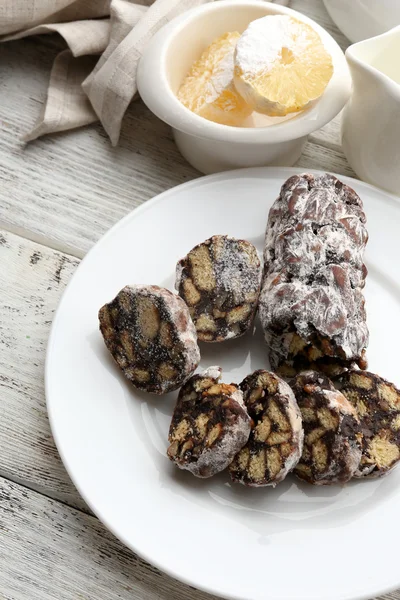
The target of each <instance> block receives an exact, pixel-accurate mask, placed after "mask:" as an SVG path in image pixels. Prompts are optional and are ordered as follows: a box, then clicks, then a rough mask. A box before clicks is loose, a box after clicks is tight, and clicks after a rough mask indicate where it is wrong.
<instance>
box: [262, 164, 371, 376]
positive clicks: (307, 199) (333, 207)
mask: <svg viewBox="0 0 400 600" xmlns="http://www.w3.org/2000/svg"><path fill="white" fill-rule="evenodd" d="M365 221H366V218H365V214H364V211H363V205H362V202H361V199H360V198H359V196H358V195H357V194H356V192H355V191H354V190H353V189H351V188H350V187H349V186H347V185H345V184H343V183H342V182H341V181H339V180H338V179H337V178H336V177H334V176H333V175H329V174H328V173H326V174H323V175H315V176H314V175H311V174H307V173H305V174H303V175H293V176H292V177H290V178H289V179H288V180H287V181H286V182H285V183H284V185H283V186H282V189H281V192H280V195H279V197H278V199H277V200H276V201H275V203H274V204H273V206H272V208H271V210H270V213H269V218H268V225H267V231H266V237H265V249H264V265H265V266H264V278H263V284H262V291H261V295H260V306H259V313H260V319H261V323H262V326H263V329H264V333H265V338H266V341H267V343H268V346H269V349H270V361H271V365H272V368H273V369H274V370H278V371H279V372H280V373H281V374H282V375H284V376H288V377H291V376H293V375H295V374H296V373H297V372H299V371H301V370H304V369H310V368H312V369H316V370H324V371H326V372H327V373H330V374H332V375H333V374H335V373H339V372H341V371H343V370H344V369H346V368H350V367H351V366H352V365H353V363H355V364H357V365H358V366H359V367H360V368H361V369H365V368H366V366H367V363H366V358H365V352H366V347H367V345H368V328H367V324H366V312H365V306H364V304H365V302H364V296H363V287H364V284H365V277H366V274H367V269H366V267H365V265H364V262H363V257H364V250H365V246H366V243H367V240H368V233H367V230H366V227H365Z"/></svg>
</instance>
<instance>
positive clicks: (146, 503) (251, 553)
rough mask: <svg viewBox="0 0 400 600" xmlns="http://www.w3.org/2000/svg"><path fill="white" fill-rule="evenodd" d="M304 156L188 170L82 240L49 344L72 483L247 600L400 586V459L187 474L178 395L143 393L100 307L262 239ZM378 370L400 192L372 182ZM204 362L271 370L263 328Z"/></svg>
mask: <svg viewBox="0 0 400 600" xmlns="http://www.w3.org/2000/svg"><path fill="white" fill-rule="evenodd" d="M295 172H301V171H299V170H298V169H297V170H296V169H277V168H274V169H272V168H271V169H267V168H265V169H248V170H242V171H236V172H230V173H223V174H219V175H214V176H210V177H204V178H202V179H198V180H195V181H193V182H190V183H187V184H185V185H182V186H179V187H177V188H175V189H172V190H170V191H168V192H166V193H164V194H161V195H160V196H158V197H157V198H154V199H153V200H151V201H150V202H147V203H146V204H145V205H143V206H142V207H141V208H139V209H137V210H135V211H134V212H132V213H131V214H130V215H128V216H127V217H126V218H125V219H123V220H122V221H121V222H120V223H118V224H117V225H116V226H115V227H113V228H112V229H111V230H110V231H109V232H108V233H107V234H106V235H105V236H104V237H103V238H102V239H101V240H100V241H99V242H98V243H97V244H96V246H95V247H94V248H93V249H92V250H91V251H90V252H89V254H88V255H87V257H86V258H85V259H84V260H83V261H82V264H81V265H80V267H79V268H78V270H77V271H76V273H75V275H74V277H73V278H72V280H71V282H70V284H69V286H68V288H67V290H66V291H65V294H64V296H63V298H62V301H61V303H60V306H59V308H58V311H57V314H56V317H55V320H54V324H53V328H52V332H51V337H50V341H49V345H48V355H47V364H46V395H47V404H48V411H49V416H50V422H51V427H52V431H53V434H54V438H55V441H56V443H57V447H58V449H59V451H60V454H61V457H62V459H63V461H64V464H65V466H66V468H67V470H68V472H69V474H70V476H71V478H72V480H73V481H74V483H75V485H76V487H77V488H78V490H79V492H80V493H81V494H82V496H83V498H84V499H85V500H86V502H87V503H88V505H89V506H90V507H91V508H92V510H93V511H94V512H95V513H96V515H97V516H98V517H99V518H100V519H101V520H102V521H103V523H105V525H106V526H107V527H108V528H109V529H110V530H111V531H112V532H113V533H114V534H115V535H116V536H118V537H119V538H120V539H121V540H122V541H123V542H124V543H125V544H126V545H127V546H129V547H130V548H132V550H134V551H135V552H137V553H138V554H140V555H141V556H142V557H144V558H145V559H147V560H148V561H149V562H151V563H153V564H154V565H156V566H157V567H159V568H160V569H162V570H163V571H166V572H167V573H169V574H170V575H172V576H174V577H176V578H178V579H181V580H182V581H185V582H187V583H189V584H191V585H193V586H196V587H198V588H201V589H203V590H206V591H208V592H211V593H214V594H217V595H220V596H223V597H226V598H235V599H240V600H244V599H246V600H266V599H270V600H354V599H356V598H357V599H359V598H372V597H374V596H376V595H378V594H380V593H383V592H386V591H389V590H392V589H394V588H396V587H400V570H399V559H398V544H399V536H400V520H399V506H400V469H399V470H398V471H397V472H394V473H393V474H391V475H390V476H389V477H387V478H386V479H385V478H384V479H381V480H378V481H361V482H356V483H351V484H349V485H347V486H345V487H340V486H332V487H322V488H319V487H313V486H311V485H307V484H302V483H300V482H299V481H298V480H296V479H295V478H292V477H289V478H288V479H287V480H285V481H284V482H283V483H282V484H280V485H279V486H278V487H277V488H276V489H275V490H274V489H271V488H264V489H246V488H244V487H242V486H240V485H235V486H231V484H230V483H229V477H228V476H227V474H221V475H220V476H217V477H215V478H213V479H210V480H198V479H195V478H194V477H193V476H192V475H191V474H190V473H188V472H182V471H179V470H178V469H177V468H175V467H174V466H173V465H172V464H171V463H170V462H169V460H168V459H167V458H166V455H165V450H166V448H167V431H168V426H169V421H170V417H171V413H172V408H173V404H174V400H175V397H176V395H175V394H170V395H168V396H165V397H154V396H148V395H146V394H144V393H139V392H137V391H135V390H134V389H133V388H132V387H131V386H130V384H129V383H128V382H127V381H125V380H124V378H123V376H122V375H121V374H120V372H119V371H118V369H117V368H116V366H115V365H114V363H113V361H112V360H111V359H110V357H109V355H108V353H107V351H106V348H105V346H104V343H103V340H102V338H101V335H100V333H99V331H98V322H97V311H98V309H99V307H100V306H101V305H102V304H103V303H105V302H106V301H109V300H111V299H112V298H113V297H114V296H115V294H116V293H117V292H118V291H119V289H120V288H121V287H123V286H124V285H125V284H127V283H155V284H160V285H164V286H167V287H169V288H170V289H173V282H174V279H173V275H174V268H175V263H176V261H177V260H178V259H179V258H181V257H182V256H183V255H184V254H185V253H186V252H187V251H188V250H190V249H191V248H192V247H193V246H194V245H195V244H197V243H198V242H201V241H203V240H204V239H206V238H208V237H209V236H211V235H213V234H218V233H221V234H225V233H226V234H229V235H232V236H236V237H242V238H245V239H247V240H249V241H251V242H253V243H254V244H255V245H256V246H257V247H258V249H259V250H260V251H261V249H262V244H263V233H264V228H265V223H266V219H267V214H268V210H269V208H270V206H271V204H272V202H273V201H274V200H275V198H276V196H277V194H278V192H279V188H280V186H281V184H282V183H283V182H284V181H285V179H286V178H287V177H289V176H290V175H291V174H293V173H295ZM341 179H343V180H344V181H346V182H348V183H350V185H352V186H354V188H355V189H356V190H357V192H358V193H359V194H360V195H361V196H362V198H363V200H364V203H365V210H366V212H367V216H368V228H369V232H370V242H369V245H368V251H367V264H368V268H369V277H368V283H367V286H366V297H367V309H368V322H369V327H370V331H371V342H370V348H369V353H368V354H369V360H370V368H371V370H373V371H375V372H377V373H380V374H381V375H382V376H384V377H386V378H388V379H389V380H391V381H394V382H395V383H397V385H399V384H400V374H399V350H398V343H399V340H400V319H399V306H400V284H399V280H400V278H399V275H400V269H399V258H398V239H399V237H398V236H399V229H398V227H399V225H398V224H399V222H400V201H399V200H397V199H396V198H395V197H393V196H390V195H388V194H385V193H384V192H381V191H378V190H376V189H374V188H372V187H370V186H368V185H366V184H364V183H361V182H359V181H355V180H349V179H348V178H345V177H342V178H341ZM201 351H202V361H201V366H202V367H204V366H209V365H212V364H220V365H221V366H222V367H223V369H224V380H225V381H227V382H230V381H234V382H239V381H240V380H241V379H242V378H243V377H244V376H245V375H247V374H248V373H249V372H251V371H252V370H254V369H258V368H261V367H268V363H267V354H266V349H265V346H264V344H263V342H262V336H261V334H260V332H259V331H257V332H256V334H255V335H253V336H251V335H248V336H246V337H243V338H240V339H239V340H237V341H231V342H225V343H224V344H223V345H213V344H211V345H204V344H203V345H202V347H201Z"/></svg>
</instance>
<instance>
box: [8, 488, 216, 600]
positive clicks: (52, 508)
mask: <svg viewBox="0 0 400 600" xmlns="http://www.w3.org/2000/svg"><path fill="white" fill-rule="evenodd" d="M0 536H1V544H0V569H1V576H0V598H1V599H2V600H3V599H7V600H11V599H12V600H117V599H118V600H189V599H190V600H213V598H214V596H210V595H209V594H205V593H202V592H199V591H196V590H194V588H191V587H189V586H187V585H184V584H182V583H178V582H177V581H175V580H174V579H172V578H171V577H168V576H167V575H164V574H162V573H160V571H158V570H157V569H155V568H154V567H152V566H151V565H149V564H148V563H146V562H144V561H142V560H141V559H139V558H138V557H137V556H136V555H135V554H134V553H133V552H131V551H130V550H128V549H127V548H126V547H125V546H123V545H122V544H121V543H120V542H119V541H118V540H117V539H116V538H115V537H114V536H113V535H112V534H111V533H109V532H108V531H107V530H106V529H105V527H104V526H103V525H102V524H101V523H100V522H99V521H98V520H97V519H96V518H95V517H93V516H91V515H87V514H85V513H82V512H80V511H77V510H74V509H72V508H70V507H68V506H65V505H62V504H60V503H59V502H56V501H54V500H51V499H49V498H46V497H44V496H42V495H41V494H38V493H36V492H34V491H31V490H28V489H26V488H24V487H23V486H20V485H18V484H15V483H13V482H11V481H8V480H6V479H4V478H0Z"/></svg>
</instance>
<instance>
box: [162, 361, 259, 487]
mask: <svg viewBox="0 0 400 600" xmlns="http://www.w3.org/2000/svg"><path fill="white" fill-rule="evenodd" d="M220 377H221V369H220V367H209V368H208V369H206V370H205V371H204V372H203V373H202V374H200V375H193V377H191V378H190V379H189V381H188V382H187V383H186V384H185V385H184V386H183V387H182V388H181V390H180V391H179V396H178V401H177V403H176V406H175V410H174V414H173V416H172V421H171V426H170V429H169V436H168V440H169V442H170V446H169V448H168V451H167V454H168V456H169V458H170V459H171V460H172V461H173V462H174V463H175V464H176V465H178V467H179V468H181V469H187V470H188V471H191V472H192V473H193V475H196V477H211V476H212V475H215V474H216V473H219V472H220V471H223V470H224V469H225V468H226V467H227V466H228V465H229V463H230V462H231V460H232V459H233V457H234V456H235V454H236V453H237V452H238V451H239V450H240V448H242V447H243V446H244V444H245V443H246V442H247V440H248V438H249V434H250V417H249V415H248V414H247V410H246V407H245V405H244V403H243V394H242V392H241V391H240V390H239V388H238V387H237V386H235V385H233V384H232V385H227V384H226V383H219V380H220Z"/></svg>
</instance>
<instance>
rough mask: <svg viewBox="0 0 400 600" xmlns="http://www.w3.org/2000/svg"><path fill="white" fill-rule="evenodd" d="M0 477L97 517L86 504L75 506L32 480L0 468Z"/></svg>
mask: <svg viewBox="0 0 400 600" xmlns="http://www.w3.org/2000/svg"><path fill="white" fill-rule="evenodd" d="M0 479H3V480H5V481H9V482H10V483H14V484H15V485H18V486H19V487H22V488H25V489H27V490H29V491H31V492H34V493H35V494H40V495H41V496H43V497H44V498H47V499H49V500H54V501H55V502H58V503H59V504H62V505H63V506H66V507H68V508H70V509H72V510H77V511H79V512H81V513H83V514H84V515H89V516H90V517H95V518H96V519H97V517H96V516H95V515H94V514H93V512H92V511H91V510H90V508H89V507H88V506H86V505H85V506H86V508H85V507H84V506H82V507H81V506H77V505H76V504H72V503H71V504H70V503H69V502H66V501H65V500H63V499H62V498H61V497H60V496H58V495H57V494H55V493H51V491H52V490H46V489H45V488H43V487H42V486H40V485H35V483H33V482H27V481H26V480H24V479H21V478H19V477H15V476H10V475H9V474H8V473H4V472H3V471H2V470H1V469H0ZM83 503H84V501H83V500H82V504H83Z"/></svg>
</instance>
